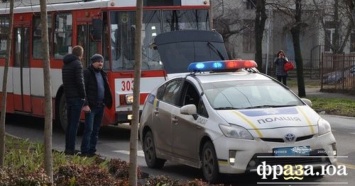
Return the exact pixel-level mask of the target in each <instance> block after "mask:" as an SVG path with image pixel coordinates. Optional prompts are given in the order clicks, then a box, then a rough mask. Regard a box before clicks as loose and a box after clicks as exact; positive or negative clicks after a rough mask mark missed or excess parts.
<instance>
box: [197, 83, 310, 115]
mask: <svg viewBox="0 0 355 186" xmlns="http://www.w3.org/2000/svg"><path fill="white" fill-rule="evenodd" d="M202 87H203V89H204V93H205V94H206V96H207V99H208V101H209V102H210V104H211V106H212V107H213V108H214V109H217V110H230V109H251V108H270V107H287V106H295V105H304V104H303V103H302V102H301V101H300V99H298V98H297V96H295V95H294V94H292V93H291V92H290V91H289V90H287V89H286V88H284V87H283V86H281V85H279V84H278V83H276V82H274V81H272V80H260V81H255V80H243V81H239V80H238V81H235V80H234V81H218V82H210V83H203V84H202Z"/></svg>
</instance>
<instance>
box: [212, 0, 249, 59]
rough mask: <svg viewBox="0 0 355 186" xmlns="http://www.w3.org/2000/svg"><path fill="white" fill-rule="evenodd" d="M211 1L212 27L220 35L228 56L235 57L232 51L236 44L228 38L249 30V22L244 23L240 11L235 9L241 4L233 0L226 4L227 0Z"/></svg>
mask: <svg viewBox="0 0 355 186" xmlns="http://www.w3.org/2000/svg"><path fill="white" fill-rule="evenodd" d="M212 1H213V4H212V12H213V24H214V25H213V28H214V29H216V31H217V32H218V33H220V34H221V35H222V38H223V40H224V42H225V46H226V49H227V53H228V56H229V58H235V57H236V56H235V55H234V52H233V51H234V48H235V45H236V44H235V43H233V42H231V40H230V39H231V38H232V36H235V35H238V34H242V33H243V31H245V30H251V29H252V27H251V25H250V24H246V22H245V21H244V18H243V16H242V15H240V12H239V11H236V9H239V8H240V6H242V4H240V3H239V4H238V3H237V2H235V1H232V3H230V4H227V2H228V1H224V0H212ZM245 17H248V16H245Z"/></svg>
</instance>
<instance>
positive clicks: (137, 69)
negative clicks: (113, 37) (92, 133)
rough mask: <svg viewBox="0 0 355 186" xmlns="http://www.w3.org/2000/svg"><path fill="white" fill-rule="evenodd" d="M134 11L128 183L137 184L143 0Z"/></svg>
mask: <svg viewBox="0 0 355 186" xmlns="http://www.w3.org/2000/svg"><path fill="white" fill-rule="evenodd" d="M136 2H137V12H136V30H135V31H136V33H135V35H136V37H135V41H134V44H135V49H134V51H135V56H134V58H135V64H134V87H133V105H132V110H133V118H132V124H131V137H130V149H129V151H130V154H129V185H131V186H136V185H137V149H138V123H139V103H140V99H139V97H140V79H141V66H142V65H141V62H142V40H141V37H142V21H143V1H142V0H137V1H136Z"/></svg>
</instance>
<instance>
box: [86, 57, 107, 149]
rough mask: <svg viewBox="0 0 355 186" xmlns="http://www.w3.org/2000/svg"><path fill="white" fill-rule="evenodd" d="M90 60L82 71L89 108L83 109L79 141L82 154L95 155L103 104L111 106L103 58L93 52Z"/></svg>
mask: <svg viewBox="0 0 355 186" xmlns="http://www.w3.org/2000/svg"><path fill="white" fill-rule="evenodd" d="M90 61H91V65H90V66H89V67H88V68H87V69H86V70H85V71H84V80H85V90H86V96H87V97H86V98H87V102H86V103H85V105H88V106H89V110H86V111H85V127H84V134H83V139H82V142H81V155H83V156H93V155H95V152H96V144H97V140H98V137H99V130H100V126H101V122H102V117H103V115H104V109H105V106H106V107H108V108H111V107H112V95H111V90H110V87H109V84H108V80H107V74H106V72H104V71H103V70H102V68H103V64H104V58H103V56H102V55H100V54H94V55H93V56H92V57H91V58H90Z"/></svg>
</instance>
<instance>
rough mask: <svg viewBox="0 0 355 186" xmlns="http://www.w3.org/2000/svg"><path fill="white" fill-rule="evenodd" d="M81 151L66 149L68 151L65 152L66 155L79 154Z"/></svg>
mask: <svg viewBox="0 0 355 186" xmlns="http://www.w3.org/2000/svg"><path fill="white" fill-rule="evenodd" d="M79 152H80V151H78V150H74V151H70V150H66V151H64V154H65V155H70V156H73V155H78V154H79Z"/></svg>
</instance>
